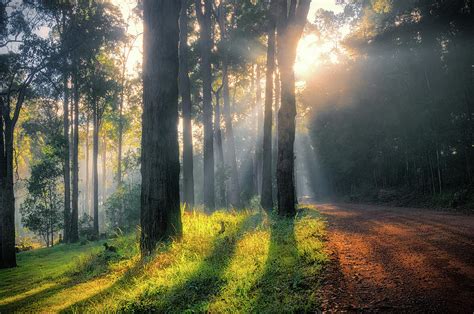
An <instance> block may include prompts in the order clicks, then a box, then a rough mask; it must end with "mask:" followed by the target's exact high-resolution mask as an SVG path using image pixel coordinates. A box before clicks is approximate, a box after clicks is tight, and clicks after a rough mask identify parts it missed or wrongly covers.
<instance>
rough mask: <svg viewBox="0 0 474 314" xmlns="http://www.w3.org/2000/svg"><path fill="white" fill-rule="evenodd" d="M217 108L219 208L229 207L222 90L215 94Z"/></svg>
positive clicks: (215, 128)
mask: <svg viewBox="0 0 474 314" xmlns="http://www.w3.org/2000/svg"><path fill="white" fill-rule="evenodd" d="M215 97H216V106H215V108H214V130H215V141H216V148H217V169H216V172H217V179H218V180H219V181H218V182H217V185H218V191H219V201H218V206H227V202H226V196H225V177H224V175H225V167H224V150H223V149H222V132H221V127H220V125H221V110H220V90H218V91H217V92H216V93H215Z"/></svg>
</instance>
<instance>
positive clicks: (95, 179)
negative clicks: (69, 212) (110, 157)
mask: <svg viewBox="0 0 474 314" xmlns="http://www.w3.org/2000/svg"><path fill="white" fill-rule="evenodd" d="M97 106H98V104H97V100H95V102H94V104H93V113H92V120H93V121H92V124H93V131H92V185H93V208H94V234H95V235H96V236H97V237H98V236H99V174H98V171H97V163H98V157H99V112H98V108H97Z"/></svg>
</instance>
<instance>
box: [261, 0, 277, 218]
mask: <svg viewBox="0 0 474 314" xmlns="http://www.w3.org/2000/svg"><path fill="white" fill-rule="evenodd" d="M274 5H275V1H272V4H271V7H270V14H269V21H268V43H267V45H268V46H267V69H266V71H267V72H266V78H265V113H264V122H263V156H262V157H263V165H262V195H261V205H262V207H263V208H264V209H266V210H271V209H272V208H273V194H272V189H273V188H272V183H273V180H272V122H273V121H272V119H273V118H272V110H273V109H272V105H273V72H274V70H275V18H274V9H273V7H272V6H274Z"/></svg>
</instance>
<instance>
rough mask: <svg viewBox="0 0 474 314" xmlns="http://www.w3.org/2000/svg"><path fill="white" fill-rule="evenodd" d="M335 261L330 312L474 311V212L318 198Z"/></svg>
mask: <svg viewBox="0 0 474 314" xmlns="http://www.w3.org/2000/svg"><path fill="white" fill-rule="evenodd" d="M317 208H318V210H319V211H320V212H321V213H322V214H323V215H324V216H325V217H326V218H327V220H328V243H327V246H328V249H329V255H330V259H331V262H330V263H329V266H328V267H327V269H326V275H325V279H324V282H323V285H322V293H323V295H324V301H323V304H322V308H323V310H326V311H331V312H332V311H334V312H340V311H349V312H361V311H384V312H441V313H447V312H458V313H473V311H474V216H473V215H462V214H453V213H444V212H438V211H430V210H424V209H412V208H397V207H385V206H373V205H352V204H337V205H334V204H320V205H318V206H317Z"/></svg>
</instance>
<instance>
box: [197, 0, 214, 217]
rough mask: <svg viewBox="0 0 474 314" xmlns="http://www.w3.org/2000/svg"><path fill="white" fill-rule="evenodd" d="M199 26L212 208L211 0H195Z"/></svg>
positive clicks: (210, 205) (206, 189)
mask: <svg viewBox="0 0 474 314" xmlns="http://www.w3.org/2000/svg"><path fill="white" fill-rule="evenodd" d="M195 4H196V14H197V16H198V21H199V27H200V38H199V44H200V50H201V73H202V85H203V88H202V89H203V125H204V156H203V158H204V184H203V194H204V207H205V208H206V210H213V209H214V207H215V195H214V132H213V128H212V86H211V85H212V74H211V46H212V39H211V11H212V5H211V0H204V3H202V1H201V0H195Z"/></svg>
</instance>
